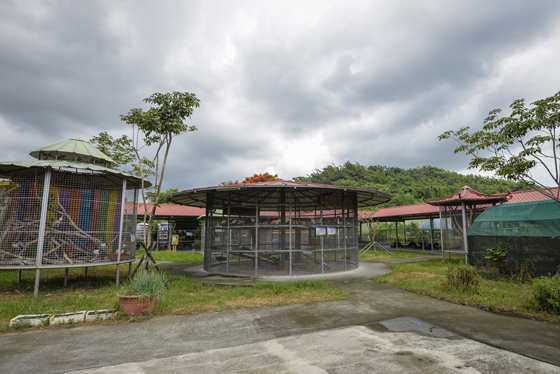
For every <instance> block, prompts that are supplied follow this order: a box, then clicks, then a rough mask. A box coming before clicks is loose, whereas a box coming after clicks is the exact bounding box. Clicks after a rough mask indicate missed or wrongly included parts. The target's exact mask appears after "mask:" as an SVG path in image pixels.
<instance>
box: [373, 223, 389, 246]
mask: <svg viewBox="0 0 560 374" xmlns="http://www.w3.org/2000/svg"><path fill="white" fill-rule="evenodd" d="M373 240H374V241H375V237H374V238H373ZM385 240H387V243H389V224H388V222H385ZM389 247H390V246H389Z"/></svg>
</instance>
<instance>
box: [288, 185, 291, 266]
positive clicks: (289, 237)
mask: <svg viewBox="0 0 560 374" xmlns="http://www.w3.org/2000/svg"><path fill="white" fill-rule="evenodd" d="M290 195H291V194H290ZM288 205H289V208H290V225H289V226H288V227H289V230H290V233H289V234H288V240H289V241H290V246H289V248H290V275H292V199H290V202H289V203H288Z"/></svg>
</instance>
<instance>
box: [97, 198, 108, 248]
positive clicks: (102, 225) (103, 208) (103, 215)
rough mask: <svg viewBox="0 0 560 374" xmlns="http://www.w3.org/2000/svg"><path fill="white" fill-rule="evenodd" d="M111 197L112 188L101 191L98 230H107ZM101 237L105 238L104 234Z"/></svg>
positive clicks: (101, 231) (100, 231)
mask: <svg viewBox="0 0 560 374" xmlns="http://www.w3.org/2000/svg"><path fill="white" fill-rule="evenodd" d="M110 197H111V190H102V191H101V201H100V202H99V218H98V219H97V231H98V232H99V233H103V232H105V231H107V212H108V210H109V209H108V208H109V199H110ZM99 239H101V240H103V236H101V237H100V238H99Z"/></svg>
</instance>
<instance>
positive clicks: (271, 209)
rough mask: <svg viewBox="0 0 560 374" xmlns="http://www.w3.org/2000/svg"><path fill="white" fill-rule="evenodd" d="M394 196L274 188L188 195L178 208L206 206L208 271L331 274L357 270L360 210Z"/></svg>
mask: <svg viewBox="0 0 560 374" xmlns="http://www.w3.org/2000/svg"><path fill="white" fill-rule="evenodd" d="M390 198H391V197H390V195H387V194H384V193H380V192H378V191H371V190H365V189H353V188H348V187H346V188H345V187H339V186H327V185H315V184H311V183H301V182H291V181H276V182H268V183H252V184H251V183H249V184H241V185H230V186H219V187H208V188H203V189H195V190H187V191H182V192H179V193H176V194H174V195H172V196H170V197H169V199H170V200H171V201H173V202H177V203H181V204H186V205H193V206H205V207H206V216H205V220H204V225H203V234H202V248H203V249H204V269H205V270H206V271H208V272H210V273H212V274H221V275H234V276H278V275H306V274H325V273H333V272H342V271H349V270H354V269H357V268H358V267H359V255H358V253H359V248H358V225H359V222H358V206H359V204H370V205H375V204H380V203H383V202H386V201H388V200H390Z"/></svg>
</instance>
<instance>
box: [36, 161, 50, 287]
mask: <svg viewBox="0 0 560 374" xmlns="http://www.w3.org/2000/svg"><path fill="white" fill-rule="evenodd" d="M50 185H51V168H47V170H46V171H45V180H44V181H43V201H42V202H41V221H40V223H39V237H38V239H37V259H36V260H37V262H36V266H37V270H36V271H35V290H34V291H33V296H35V297H37V296H39V278H40V277H41V265H42V264H43V247H44V245H45V229H46V226H47V209H48V207H49V189H50Z"/></svg>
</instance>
